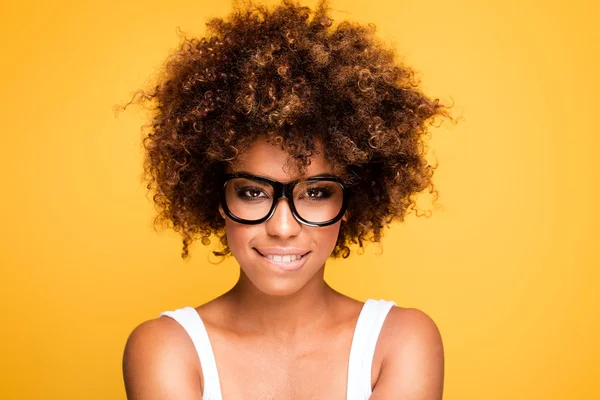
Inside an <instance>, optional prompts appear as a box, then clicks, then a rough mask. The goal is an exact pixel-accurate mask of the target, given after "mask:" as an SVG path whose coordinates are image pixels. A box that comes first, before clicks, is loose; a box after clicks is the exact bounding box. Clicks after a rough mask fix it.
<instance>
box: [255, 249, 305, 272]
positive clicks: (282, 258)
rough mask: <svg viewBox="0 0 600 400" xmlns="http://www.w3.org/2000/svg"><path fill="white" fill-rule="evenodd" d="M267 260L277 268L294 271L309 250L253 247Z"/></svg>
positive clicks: (298, 267)
mask: <svg viewBox="0 0 600 400" xmlns="http://www.w3.org/2000/svg"><path fill="white" fill-rule="evenodd" d="M254 250H256V252H257V253H258V254H259V255H260V256H261V257H262V259H264V260H265V261H267V263H269V264H272V265H275V266H277V268H278V269H279V270H284V271H294V270H297V269H300V268H301V267H302V266H303V265H304V263H305V262H306V258H307V256H308V254H309V253H310V251H308V250H305V249H298V248H260V249H258V248H254Z"/></svg>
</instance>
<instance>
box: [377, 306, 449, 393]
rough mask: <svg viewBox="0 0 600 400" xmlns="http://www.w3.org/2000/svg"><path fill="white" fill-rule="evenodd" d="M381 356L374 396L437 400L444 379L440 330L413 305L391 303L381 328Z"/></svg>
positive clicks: (427, 316)
mask: <svg viewBox="0 0 600 400" xmlns="http://www.w3.org/2000/svg"><path fill="white" fill-rule="evenodd" d="M380 340H381V345H382V350H383V360H382V366H381V371H380V375H379V379H378V380H377V384H376V385H375V389H374V391H373V396H374V397H373V399H377V398H380V396H381V398H384V397H385V398H387V397H386V396H392V395H393V396H394V398H403V399H411V400H413V399H414V400H438V399H441V398H442V391H443V381H444V348H443V343H442V337H441V334H440V330H439V329H438V327H437V325H436V323H435V322H434V321H433V319H432V318H431V317H429V315H427V314H426V313H424V312H423V311H421V310H418V309H415V308H401V307H392V309H391V310H390V312H389V314H388V316H387V318H386V321H385V323H384V325H383V328H382V331H381V336H380Z"/></svg>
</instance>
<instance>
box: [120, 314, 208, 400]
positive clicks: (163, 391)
mask: <svg viewBox="0 0 600 400" xmlns="http://www.w3.org/2000/svg"><path fill="white" fill-rule="evenodd" d="M194 357H195V358H194ZM198 369H199V362H198V361H197V356H196V352H195V349H194V345H193V343H192V341H191V340H190V338H189V336H188V335H187V333H186V332H185V330H184V329H183V328H182V327H181V326H180V325H179V324H178V323H177V322H176V321H174V320H172V319H171V318H168V317H161V318H157V319H153V320H149V321H146V322H143V323H142V324H140V325H138V326H137V327H136V328H135V329H134V330H133V331H132V332H131V334H130V335H129V338H128V339H127V343H126V345H125V351H124V354H123V378H124V381H125V389H126V392H127V399H128V400H153V399H192V398H194V399H197V398H199V394H200V393H201V383H200V380H199V378H198V377H199V376H201V374H199V373H198Z"/></svg>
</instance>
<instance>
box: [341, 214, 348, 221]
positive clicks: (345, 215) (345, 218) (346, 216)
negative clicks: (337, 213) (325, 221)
mask: <svg viewBox="0 0 600 400" xmlns="http://www.w3.org/2000/svg"><path fill="white" fill-rule="evenodd" d="M342 221H344V222H348V211H346V212H345V213H344V216H343V217H342Z"/></svg>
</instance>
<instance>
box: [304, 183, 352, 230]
mask: <svg viewBox="0 0 600 400" xmlns="http://www.w3.org/2000/svg"><path fill="white" fill-rule="evenodd" d="M343 203H344V191H343V188H342V186H341V185H340V184H339V183H338V182H330V181H306V182H301V183H299V184H298V185H296V187H295V188H294V206H296V211H297V212H298V215H300V217H302V218H303V219H305V220H306V221H308V222H314V223H317V224H318V223H322V222H327V221H329V220H332V219H333V218H335V217H336V216H337V215H338V214H339V213H340V211H341V209H342V204H343Z"/></svg>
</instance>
